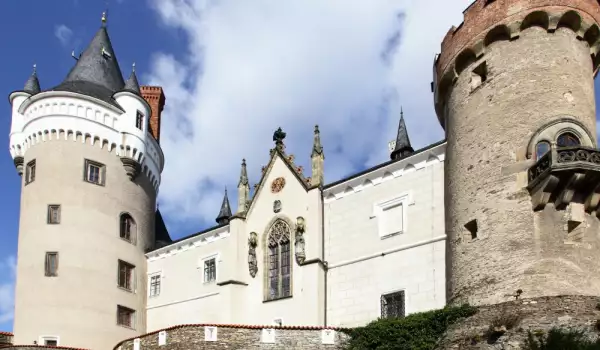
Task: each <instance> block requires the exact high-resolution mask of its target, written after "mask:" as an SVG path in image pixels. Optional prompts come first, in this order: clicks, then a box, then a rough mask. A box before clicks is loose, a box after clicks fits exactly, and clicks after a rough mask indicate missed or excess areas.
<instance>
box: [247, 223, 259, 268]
mask: <svg viewBox="0 0 600 350" xmlns="http://www.w3.org/2000/svg"><path fill="white" fill-rule="evenodd" d="M257 245H258V235H257V234H256V232H250V237H248V270H249V271H250V276H252V278H254V277H256V273H257V272H258V261H257V260H256V246H257Z"/></svg>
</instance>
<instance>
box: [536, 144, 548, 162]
mask: <svg viewBox="0 0 600 350" xmlns="http://www.w3.org/2000/svg"><path fill="white" fill-rule="evenodd" d="M548 151H550V143H549V142H548V141H540V142H538V143H537V145H536V146H535V159H540V158H542V157H543V156H544V154H546V153H548Z"/></svg>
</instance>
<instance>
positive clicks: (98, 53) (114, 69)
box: [51, 13, 125, 106]
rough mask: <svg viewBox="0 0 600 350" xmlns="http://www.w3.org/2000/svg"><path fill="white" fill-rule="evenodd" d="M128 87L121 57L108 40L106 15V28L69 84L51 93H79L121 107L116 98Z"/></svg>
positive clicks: (69, 77)
mask: <svg viewBox="0 0 600 350" xmlns="http://www.w3.org/2000/svg"><path fill="white" fill-rule="evenodd" d="M124 86H125V82H124V80H123V75H122V74H121V69H120V68H119V63H118V62H117V56H116V54H115V52H114V51H113V47H112V43H111V41H110V38H109V36H108V31H107V28H106V13H104V14H103V16H102V26H101V27H100V29H98V31H97V32H96V35H95V36H94V38H93V39H92V41H91V42H90V43H89V45H88V47H87V48H86V49H85V50H84V51H83V53H81V55H80V56H79V58H78V59H77V63H75V66H74V67H73V68H72V69H71V71H70V72H69V74H68V75H67V77H66V78H65V80H64V81H63V82H62V83H60V85H58V86H56V87H55V88H53V89H51V90H55V91H69V92H76V93H80V94H83V95H87V96H91V97H94V98H97V99H100V100H102V101H105V102H108V103H110V104H113V105H115V106H118V104H117V103H116V102H115V100H114V99H113V98H112V95H113V94H114V93H115V92H117V91H121V90H123V87H124Z"/></svg>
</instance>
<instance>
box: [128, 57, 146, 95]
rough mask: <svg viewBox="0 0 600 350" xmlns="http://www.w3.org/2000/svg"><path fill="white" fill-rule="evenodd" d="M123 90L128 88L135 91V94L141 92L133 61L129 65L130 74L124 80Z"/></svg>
mask: <svg viewBox="0 0 600 350" xmlns="http://www.w3.org/2000/svg"><path fill="white" fill-rule="evenodd" d="M124 90H129V91H132V92H135V93H136V94H141V93H142V91H141V90H140V83H139V82H138V79H137V75H136V74H135V62H134V63H133V64H132V65H131V75H130V76H129V79H127V81H126V82H125V87H124Z"/></svg>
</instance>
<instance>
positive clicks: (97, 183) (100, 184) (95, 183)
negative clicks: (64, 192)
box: [83, 180, 104, 187]
mask: <svg viewBox="0 0 600 350" xmlns="http://www.w3.org/2000/svg"><path fill="white" fill-rule="evenodd" d="M83 181H84V182H87V183H89V184H92V185H96V186H101V187H104V184H103V183H101V182H92V181H88V180H83Z"/></svg>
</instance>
